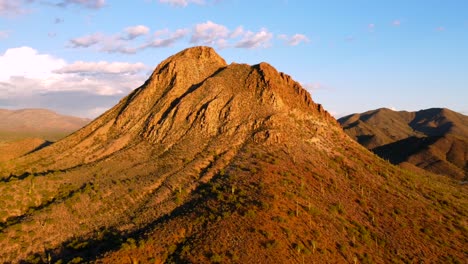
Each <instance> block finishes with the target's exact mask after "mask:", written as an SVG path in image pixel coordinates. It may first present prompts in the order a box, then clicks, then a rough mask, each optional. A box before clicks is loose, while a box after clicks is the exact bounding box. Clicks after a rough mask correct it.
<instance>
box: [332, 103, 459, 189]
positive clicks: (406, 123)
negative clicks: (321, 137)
mask: <svg viewBox="0 0 468 264" xmlns="http://www.w3.org/2000/svg"><path fill="white" fill-rule="evenodd" d="M338 122H340V124H341V125H342V126H343V129H344V130H345V132H346V133H347V134H348V135H349V136H351V137H352V138H353V139H355V140H356V141H358V142H359V143H360V144H362V145H363V146H365V147H366V148H368V149H370V150H372V151H374V152H375V153H376V154H377V155H379V156H380V157H382V158H384V159H388V160H389V161H390V162H392V163H394V164H401V165H403V166H406V167H411V166H418V167H420V168H422V169H425V170H428V171H431V172H434V173H438V174H444V175H448V176H451V177H453V178H455V179H458V180H467V179H468V116H465V115H462V114H460V113H457V112H454V111H451V110H449V109H445V108H432V109H426V110H420V111H417V112H407V111H398V112H397V111H392V110H390V109H386V108H381V109H377V110H372V111H368V112H365V113H362V114H353V115H349V116H345V117H343V118H340V119H339V120H338Z"/></svg>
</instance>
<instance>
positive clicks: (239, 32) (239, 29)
mask: <svg viewBox="0 0 468 264" xmlns="http://www.w3.org/2000/svg"><path fill="white" fill-rule="evenodd" d="M243 34H244V28H243V27H242V26H238V27H237V28H236V29H235V30H234V31H233V32H232V33H231V34H230V35H229V37H230V38H237V37H240V36H242V35H243Z"/></svg>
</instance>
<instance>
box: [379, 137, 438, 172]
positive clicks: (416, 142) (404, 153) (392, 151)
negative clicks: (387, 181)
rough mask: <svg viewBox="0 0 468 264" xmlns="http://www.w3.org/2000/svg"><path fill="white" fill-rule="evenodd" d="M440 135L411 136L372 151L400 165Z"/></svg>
mask: <svg viewBox="0 0 468 264" xmlns="http://www.w3.org/2000/svg"><path fill="white" fill-rule="evenodd" d="M439 138H440V137H422V138H420V137H414V136H413V137H409V138H405V139H402V140H399V141H396V142H393V143H390V144H387V145H383V146H380V147H377V148H374V149H372V151H373V152H374V153H375V154H377V155H378V156H380V157H381V158H383V159H386V160H388V161H390V162H391V163H392V164H395V165H398V164H400V163H401V162H404V161H406V160H407V159H408V157H410V156H411V155H413V154H415V153H417V152H419V151H421V150H423V149H425V148H427V147H429V146H430V145H432V144H433V143H434V142H436V141H437V140H438V139H439Z"/></svg>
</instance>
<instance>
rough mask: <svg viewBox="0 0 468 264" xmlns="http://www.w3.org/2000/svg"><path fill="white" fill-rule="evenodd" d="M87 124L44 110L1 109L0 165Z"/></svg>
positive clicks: (86, 122) (80, 119) (75, 118)
mask: <svg viewBox="0 0 468 264" xmlns="http://www.w3.org/2000/svg"><path fill="white" fill-rule="evenodd" d="M90 121H91V120H90V119H86V118H78V117H73V116H66V115H60V114H58V113H55V112H53V111H50V110H46V109H19V110H7V109H0V161H5V160H9V159H12V158H16V157H20V156H22V155H25V154H27V153H30V152H32V151H35V150H38V149H40V148H42V147H44V146H47V145H50V144H51V143H52V142H53V141H56V140H58V139H61V138H63V137H65V136H67V135H69V134H70V133H73V132H75V131H76V130H78V129H80V128H82V127H83V126H85V125H86V124H88V123H89V122H90Z"/></svg>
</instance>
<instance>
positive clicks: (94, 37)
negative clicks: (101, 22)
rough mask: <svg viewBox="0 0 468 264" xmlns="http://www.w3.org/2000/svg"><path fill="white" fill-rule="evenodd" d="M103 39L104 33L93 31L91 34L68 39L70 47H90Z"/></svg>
mask: <svg viewBox="0 0 468 264" xmlns="http://www.w3.org/2000/svg"><path fill="white" fill-rule="evenodd" d="M103 40H104V35H102V34H101V33H94V34H91V35H86V36H83V37H79V38H74V39H71V40H70V43H71V47H72V48H87V47H91V46H93V45H95V44H97V43H99V42H101V41H103Z"/></svg>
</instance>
